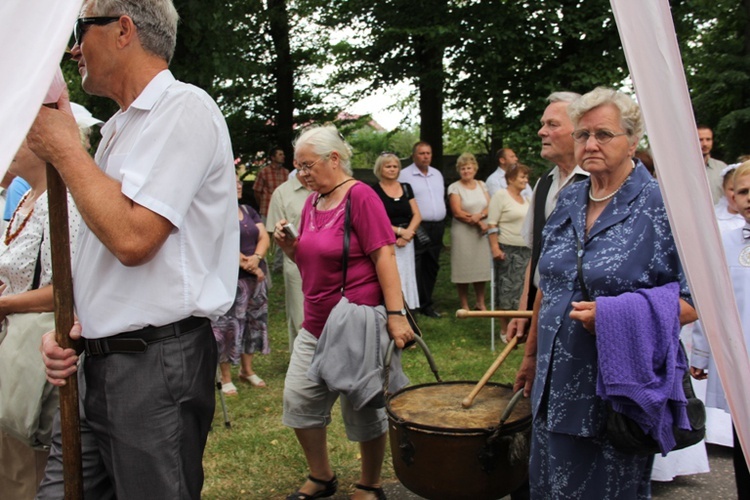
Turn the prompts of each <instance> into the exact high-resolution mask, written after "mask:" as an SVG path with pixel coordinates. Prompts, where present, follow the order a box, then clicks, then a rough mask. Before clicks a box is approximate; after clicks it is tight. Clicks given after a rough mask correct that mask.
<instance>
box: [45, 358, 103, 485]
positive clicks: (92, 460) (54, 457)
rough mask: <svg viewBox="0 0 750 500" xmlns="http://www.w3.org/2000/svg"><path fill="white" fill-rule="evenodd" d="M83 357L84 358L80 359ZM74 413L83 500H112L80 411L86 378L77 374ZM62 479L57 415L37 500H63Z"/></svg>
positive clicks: (84, 416)
mask: <svg viewBox="0 0 750 500" xmlns="http://www.w3.org/2000/svg"><path fill="white" fill-rule="evenodd" d="M84 356H85V355H84ZM78 394H79V396H80V397H79V402H78V411H79V413H80V421H81V462H82V464H81V465H82V470H83V498H86V499H88V498H92V499H96V500H109V499H113V498H115V492H114V489H113V488H112V482H111V481H110V480H109V476H108V475H107V471H106V470H105V469H104V463H103V462H102V458H101V456H100V455H99V447H98V446H97V445H96V438H95V437H94V434H93V433H92V432H91V427H89V423H88V421H87V420H86V411H85V409H84V408H83V398H84V397H85V394H86V378H85V377H84V376H83V371H81V370H79V371H78ZM64 481H65V476H64V475H63V462H62V429H61V427H60V412H59V411H58V412H57V415H55V420H54V422H53V424H52V445H51V447H50V452H49V458H48V459H47V468H46V469H45V470H44V478H43V479H42V483H41V484H40V485H39V489H38V490H37V493H36V499H37V500H62V499H63V498H64V497H65V485H64Z"/></svg>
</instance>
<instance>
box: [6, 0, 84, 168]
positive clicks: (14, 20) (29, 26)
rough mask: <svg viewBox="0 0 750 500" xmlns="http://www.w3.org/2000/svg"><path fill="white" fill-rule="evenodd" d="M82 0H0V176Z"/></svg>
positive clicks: (40, 97)
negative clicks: (0, 69) (0, 66)
mask: <svg viewBox="0 0 750 500" xmlns="http://www.w3.org/2000/svg"><path fill="white" fill-rule="evenodd" d="M81 4H82V0H23V1H19V0H5V1H2V2H0V47H3V48H4V49H5V52H4V54H3V64H5V70H4V71H3V76H2V78H0V109H1V110H2V113H0V178H2V176H3V175H5V172H6V171H7V170H8V165H10V162H11V161H12V160H13V157H14V156H15V154H16V151H18V148H19V146H20V145H21V142H22V141H23V138H24V137H26V133H27V132H28V130H29V128H31V124H32V123H34V118H35V117H36V114H37V112H38V111H39V107H40V106H41V105H42V100H43V99H44V96H45V94H46V93H47V90H48V89H49V87H50V83H51V82H52V79H53V76H54V75H55V72H56V71H57V69H58V68H59V66H60V60H61V59H62V56H63V53H64V52H65V46H66V45H67V43H68V40H69V39H70V35H71V34H72V33H73V24H74V23H75V20H76V17H77V16H78V11H79V10H80V8H81Z"/></svg>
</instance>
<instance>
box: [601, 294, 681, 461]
mask: <svg viewBox="0 0 750 500" xmlns="http://www.w3.org/2000/svg"><path fill="white" fill-rule="evenodd" d="M679 291H680V288H679V284H678V283H669V284H666V285H664V286H660V287H656V288H649V289H641V290H637V291H635V292H628V293H624V294H622V295H618V296H616V297H598V298H597V299H596V348H597V351H598V356H599V374H598V377H597V383H596V394H597V396H599V397H600V398H602V399H603V400H605V401H608V402H610V404H611V405H612V409H613V410H615V411H617V412H620V413H622V414H624V415H626V416H628V417H630V418H631V419H633V421H635V422H636V423H637V424H638V425H640V427H641V428H642V429H643V432H645V433H646V434H648V435H649V436H651V437H653V438H654V440H655V441H656V442H657V443H658V444H659V447H660V448H661V451H662V453H664V454H666V453H667V452H669V451H670V450H671V449H672V448H674V446H675V440H674V435H673V433H672V426H673V425H677V426H678V427H679V428H681V429H689V428H690V424H689V422H688V418H687V412H686V411H685V406H686V405H687V400H686V399H685V395H684V392H683V389H682V377H683V375H684V373H685V370H686V369H687V363H686V360H685V359H684V354H683V352H682V350H681V349H680V318H679V316H680V304H679V298H680V296H679Z"/></svg>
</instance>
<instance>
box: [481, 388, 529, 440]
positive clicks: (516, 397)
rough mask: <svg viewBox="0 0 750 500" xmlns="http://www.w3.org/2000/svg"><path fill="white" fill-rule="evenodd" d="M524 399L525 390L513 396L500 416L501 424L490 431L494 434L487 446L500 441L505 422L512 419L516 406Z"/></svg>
mask: <svg viewBox="0 0 750 500" xmlns="http://www.w3.org/2000/svg"><path fill="white" fill-rule="evenodd" d="M522 397H523V388H521V389H518V391H517V392H516V393H515V394H513V397H511V398H510V401H508V405H507V406H506V407H505V411H503V414H502V415H501V416H500V423H499V424H498V426H497V427H495V428H494V429H493V428H490V429H489V430H491V431H492V433H491V434H490V437H488V438H487V444H492V443H494V442H495V441H497V440H498V439H499V437H500V431H501V430H502V428H503V426H504V425H505V422H506V421H507V420H508V419H509V418H510V415H511V413H513V410H515V408H516V404H518V402H519V401H520V400H521V398H522Z"/></svg>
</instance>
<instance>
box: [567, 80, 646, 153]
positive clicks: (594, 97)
mask: <svg viewBox="0 0 750 500" xmlns="http://www.w3.org/2000/svg"><path fill="white" fill-rule="evenodd" d="M605 104H612V105H613V106H615V107H616V108H617V109H618V110H619V111H620V125H621V126H622V128H623V130H625V132H626V133H627V134H628V136H629V137H630V138H632V139H635V141H634V142H638V141H639V140H640V139H641V137H643V132H644V126H643V118H642V117H641V108H640V106H638V104H636V102H635V101H634V100H633V99H632V98H631V97H630V96H628V95H627V94H625V93H623V92H620V91H618V90H614V89H608V88H606V87H597V88H595V89H594V90H592V91H591V92H588V93H586V94H584V95H582V96H581V97H579V98H578V99H576V100H575V101H573V102H572V103H570V106H568V116H569V117H570V121H572V122H573V126H574V127H577V126H578V122H579V121H580V120H581V118H582V117H583V115H585V114H586V113H588V112H589V111H591V110H592V109H594V108H598V107H599V106H604V105H605Z"/></svg>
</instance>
